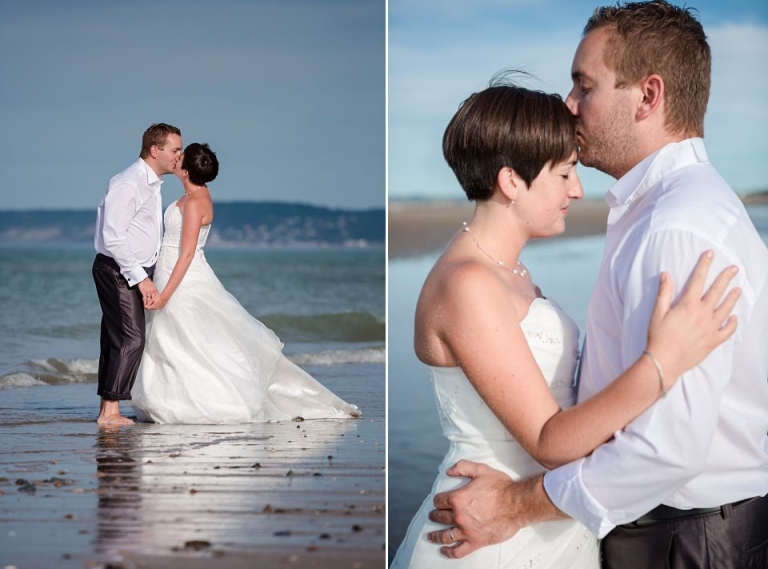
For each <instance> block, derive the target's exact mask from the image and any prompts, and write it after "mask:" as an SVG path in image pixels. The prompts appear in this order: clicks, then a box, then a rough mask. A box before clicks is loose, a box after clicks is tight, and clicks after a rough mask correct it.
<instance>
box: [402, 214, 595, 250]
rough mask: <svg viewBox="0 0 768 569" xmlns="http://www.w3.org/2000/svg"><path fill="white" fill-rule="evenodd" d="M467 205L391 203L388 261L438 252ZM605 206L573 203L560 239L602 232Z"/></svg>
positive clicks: (457, 227) (465, 216) (456, 228)
mask: <svg viewBox="0 0 768 569" xmlns="http://www.w3.org/2000/svg"><path fill="white" fill-rule="evenodd" d="M474 208H475V206H474V204H473V203H470V202H468V201H449V200H446V201H390V202H389V215H388V225H389V235H388V239H389V249H388V254H389V259H399V258H404V257H413V256H417V255H427V254H430V253H435V252H437V251H440V250H441V249H442V248H443V247H444V246H445V245H446V243H448V241H449V240H450V238H451V237H452V236H453V234H454V233H456V231H458V230H459V228H460V227H461V223H462V221H468V220H469V218H470V217H471V216H472V212H473V211H474ZM607 219H608V206H606V205H605V202H604V201H603V200H602V199H600V200H595V199H588V200H580V201H577V202H574V203H573V204H572V205H571V206H570V207H569V208H568V216H567V217H566V220H565V224H566V230H565V233H563V235H562V237H576V236H580V235H598V234H600V233H602V232H604V231H605V224H606V220H607Z"/></svg>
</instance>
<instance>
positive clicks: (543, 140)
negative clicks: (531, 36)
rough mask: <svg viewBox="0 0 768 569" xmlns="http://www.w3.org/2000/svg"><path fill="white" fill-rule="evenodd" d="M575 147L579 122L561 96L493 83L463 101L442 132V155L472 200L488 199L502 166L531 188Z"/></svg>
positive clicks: (565, 158)
mask: <svg viewBox="0 0 768 569" xmlns="http://www.w3.org/2000/svg"><path fill="white" fill-rule="evenodd" d="M575 150H576V122H575V119H574V118H573V115H572V114H571V112H570V111H569V110H568V107H567V106H566V105H565V103H564V102H563V100H562V98H561V97H560V96H559V95H555V94H548V93H544V92H542V91H532V90H529V89H525V88H523V87H518V86H516V85H494V84H491V86H490V87H488V88H487V89H485V90H483V91H480V92H479V93H474V94H473V95H472V96H470V97H469V98H468V99H467V100H466V101H464V102H463V103H462V104H461V106H460V107H459V110H458V111H457V112H456V114H455V115H454V116H453V118H452V119H451V122H450V123H449V124H448V128H446V129H445V134H444V135H443V156H444V157H445V160H446V161H447V162H448V165H449V166H450V167H451V169H452V170H453V173H454V174H455V175H456V178H457V179H458V181H459V184H461V187H462V188H464V191H465V192H466V194H467V199H469V200H479V201H485V200H488V199H489V198H490V197H491V196H492V195H493V192H494V191H495V189H496V178H497V175H498V173H499V170H501V169H502V168H505V167H508V168H512V169H513V170H514V171H515V172H516V173H517V174H518V175H519V176H520V177H521V178H522V179H523V180H524V181H525V183H526V185H527V186H528V187H530V185H531V183H532V182H533V180H535V179H536V177H537V176H538V175H539V173H540V172H541V171H542V170H543V169H544V166H546V165H548V164H549V165H551V166H553V165H555V164H557V163H559V162H563V161H565V160H567V159H568V158H569V157H570V156H571V155H572V154H573V152H574V151H575Z"/></svg>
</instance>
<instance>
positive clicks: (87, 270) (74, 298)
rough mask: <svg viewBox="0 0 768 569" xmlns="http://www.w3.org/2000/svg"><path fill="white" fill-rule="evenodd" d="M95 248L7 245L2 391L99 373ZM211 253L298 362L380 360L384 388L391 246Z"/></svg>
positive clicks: (226, 280) (1, 310) (0, 314)
mask: <svg viewBox="0 0 768 569" xmlns="http://www.w3.org/2000/svg"><path fill="white" fill-rule="evenodd" d="M93 258H94V251H93V249H92V248H91V247H89V246H57V245H49V246H34V247H32V246H30V247H19V246H15V247H0V346H2V348H0V401H2V398H3V390H7V389H20V388H25V387H35V388H45V387H46V386H51V385H61V384H74V383H83V382H95V381H96V372H97V369H98V357H99V328H100V319H101V311H100V308H99V303H98V298H97V296H96V290H95V287H94V284H93V279H92V277H91V265H92V263H93ZM206 258H207V259H208V262H209V263H210V265H211V266H212V267H213V269H214V271H215V272H216V274H217V275H218V277H219V279H220V280H221V281H222V283H223V284H224V286H225V287H226V288H227V290H229V291H230V292H231V293H232V294H233V295H234V296H235V297H236V298H237V299H238V300H239V301H240V303H241V304H242V305H243V306H244V307H245V308H246V309H247V310H248V311H249V312H250V313H251V314H252V315H254V316H255V317H257V318H258V319H259V320H261V321H262V322H263V323H264V324H266V325H267V326H269V327H270V328H271V329H272V330H274V331H275V333H276V334H277V335H278V336H279V337H280V339H281V340H282V341H283V343H284V344H285V349H284V353H285V354H286V355H287V356H288V357H289V358H290V359H292V360H293V361H294V362H295V363H297V364H298V365H301V366H302V367H305V368H306V369H307V370H308V371H310V373H312V368H322V370H323V373H322V375H326V376H328V375H331V376H332V375H334V371H333V369H334V368H337V367H338V366H356V365H357V366H360V369H361V373H372V372H371V371H370V370H375V371H374V372H373V373H376V374H380V375H381V381H382V397H383V389H384V380H383V378H384V361H385V349H384V341H385V316H384V314H385V270H386V269H385V254H384V250H383V249H381V248H378V249H352V250H351V249H317V250H287V249H282V250H277V249H258V250H256V249H244V248H243V249H217V248H211V247H209V248H207V249H206ZM372 364H373V365H372ZM329 368H330V369H329ZM363 370H365V371H363ZM344 371H345V373H344V375H349V369H347V368H345V370H344ZM352 375H354V374H352ZM95 389H96V387H95V385H94V401H95Z"/></svg>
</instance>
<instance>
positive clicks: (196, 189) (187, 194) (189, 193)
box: [184, 186, 205, 197]
mask: <svg viewBox="0 0 768 569" xmlns="http://www.w3.org/2000/svg"><path fill="white" fill-rule="evenodd" d="M204 187H205V186H200V187H198V188H195V189H194V190H192V191H191V192H184V197H187V196H191V195H192V194H194V193H195V192H196V191H198V190H202V189H203V188H204Z"/></svg>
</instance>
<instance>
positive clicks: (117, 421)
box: [96, 414, 136, 427]
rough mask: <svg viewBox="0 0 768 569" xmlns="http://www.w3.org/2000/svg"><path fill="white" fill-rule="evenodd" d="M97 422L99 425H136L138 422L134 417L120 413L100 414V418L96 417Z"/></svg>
mask: <svg viewBox="0 0 768 569" xmlns="http://www.w3.org/2000/svg"><path fill="white" fill-rule="evenodd" d="M96 424H97V425H99V427H123V426H128V425H135V424H136V423H135V421H134V420H133V419H129V418H128V417H123V416H122V415H120V414H116V415H99V418H98V419H96Z"/></svg>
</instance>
